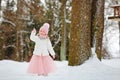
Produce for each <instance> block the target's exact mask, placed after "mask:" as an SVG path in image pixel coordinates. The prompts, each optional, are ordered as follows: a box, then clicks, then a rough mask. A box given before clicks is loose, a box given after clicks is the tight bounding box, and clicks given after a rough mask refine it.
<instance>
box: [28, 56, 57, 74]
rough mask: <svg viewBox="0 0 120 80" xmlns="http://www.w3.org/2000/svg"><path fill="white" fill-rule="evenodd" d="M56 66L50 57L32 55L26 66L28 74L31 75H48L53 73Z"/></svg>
mask: <svg viewBox="0 0 120 80" xmlns="http://www.w3.org/2000/svg"><path fill="white" fill-rule="evenodd" d="M55 69H56V66H55V64H54V61H53V59H52V58H51V57H50V56H38V55H33V56H32V58H31V60H30V63H29V65H28V71H27V72H28V73H32V74H39V75H43V74H48V73H51V72H54V71H55Z"/></svg>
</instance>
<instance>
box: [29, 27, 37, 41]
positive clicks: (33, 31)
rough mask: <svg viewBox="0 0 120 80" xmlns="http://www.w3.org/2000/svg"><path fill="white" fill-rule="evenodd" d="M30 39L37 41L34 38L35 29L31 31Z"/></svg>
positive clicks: (35, 37)
mask: <svg viewBox="0 0 120 80" xmlns="http://www.w3.org/2000/svg"><path fill="white" fill-rule="evenodd" d="M30 39H31V40H32V41H34V42H35V41H36V39H37V36H36V29H35V28H34V29H33V30H32V32H31V34H30Z"/></svg>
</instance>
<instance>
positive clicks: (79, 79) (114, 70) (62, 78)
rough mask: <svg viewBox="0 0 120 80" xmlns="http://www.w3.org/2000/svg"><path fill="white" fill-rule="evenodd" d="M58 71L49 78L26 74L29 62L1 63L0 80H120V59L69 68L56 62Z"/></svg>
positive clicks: (66, 64)
mask: <svg viewBox="0 0 120 80" xmlns="http://www.w3.org/2000/svg"><path fill="white" fill-rule="evenodd" d="M55 63H56V65H57V67H58V68H57V71H56V72H55V73H53V74H50V75H49V76H47V77H45V76H37V75H31V74H28V73H26V70H27V66H28V63H27V62H15V61H10V60H1V61H0V80H120V59H112V60H102V62H100V61H99V60H98V59H97V58H95V57H93V58H90V59H89V60H88V61H86V62H85V63H83V64H82V65H80V66H75V67H71V66H68V62H67V61H61V62H60V61H55Z"/></svg>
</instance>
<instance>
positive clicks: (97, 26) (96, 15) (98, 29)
mask: <svg viewBox="0 0 120 80" xmlns="http://www.w3.org/2000/svg"><path fill="white" fill-rule="evenodd" d="M104 2H105V1H104V0H93V2H92V5H93V6H92V7H93V8H92V30H93V31H92V32H94V33H93V35H94V36H95V45H96V54H97V57H98V59H99V60H101V57H102V56H101V52H102V38H103V29H104Z"/></svg>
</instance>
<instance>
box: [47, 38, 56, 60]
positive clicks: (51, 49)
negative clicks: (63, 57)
mask: <svg viewBox="0 0 120 80" xmlns="http://www.w3.org/2000/svg"><path fill="white" fill-rule="evenodd" d="M48 51H49V52H50V54H51V55H52V57H53V58H55V52H54V50H53V47H52V44H51V41H50V39H49V38H48Z"/></svg>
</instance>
